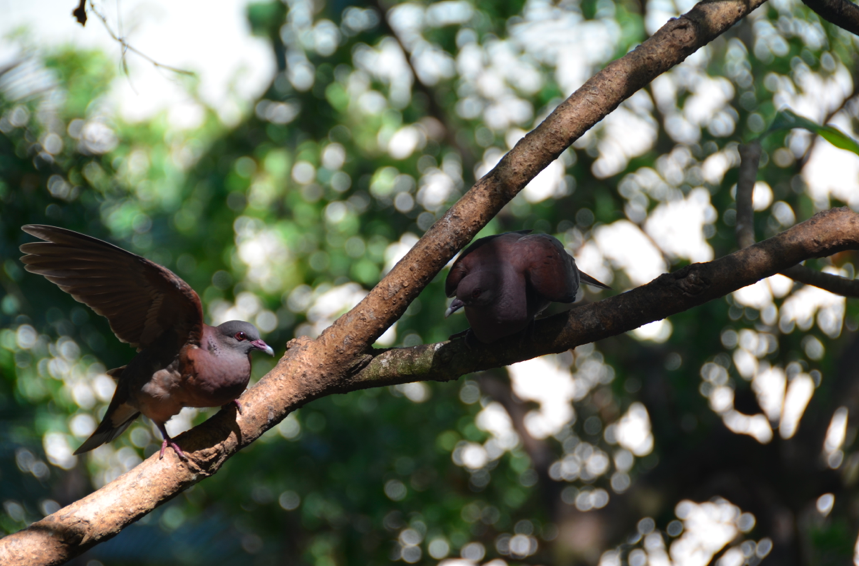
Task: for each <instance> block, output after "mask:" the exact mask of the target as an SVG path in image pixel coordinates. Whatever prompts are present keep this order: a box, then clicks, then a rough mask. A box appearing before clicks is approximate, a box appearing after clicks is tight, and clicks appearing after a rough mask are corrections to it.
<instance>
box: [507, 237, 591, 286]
mask: <svg viewBox="0 0 859 566" xmlns="http://www.w3.org/2000/svg"><path fill="white" fill-rule="evenodd" d="M516 248H517V250H516V261H517V268H518V269H519V270H521V271H523V272H524V273H525V277H526V279H527V281H528V283H530V284H531V286H532V287H533V288H534V290H536V291H537V293H539V294H540V295H541V296H543V297H545V298H546V299H549V300H550V301H557V302H560V303H571V302H573V301H575V300H576V292H577V291H578V290H579V278H578V270H576V264H575V261H574V260H573V258H572V256H570V254H568V253H567V251H566V250H565V249H564V246H563V245H562V244H561V242H559V241H558V240H557V239H555V238H553V237H551V236H547V235H545V234H534V235H531V236H525V237H523V238H521V239H520V240H519V241H518V242H517V244H516Z"/></svg>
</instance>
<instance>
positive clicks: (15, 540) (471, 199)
mask: <svg viewBox="0 0 859 566" xmlns="http://www.w3.org/2000/svg"><path fill="white" fill-rule="evenodd" d="M763 2H764V0H720V1H714V0H705V1H704V2H701V3H700V4H698V5H696V6H695V7H694V8H693V9H692V10H691V11H690V12H689V13H687V14H685V15H684V16H682V17H680V18H677V19H672V20H671V21H669V22H668V23H667V24H665V26H663V27H662V29H660V30H659V31H658V32H657V33H656V34H654V35H653V37H651V38H649V39H648V40H647V41H645V42H644V43H643V44H641V45H640V46H639V47H638V48H636V49H635V50H634V51H631V52H629V53H627V54H626V55H625V56H624V57H622V58H621V59H618V60H617V61H614V62H613V63H611V64H610V65H608V66H607V67H606V68H605V69H603V70H602V71H601V72H600V73H598V74H597V75H595V76H594V77H593V78H591V79H590V80H589V81H587V82H586V83H585V84H584V85H583V86H582V87H581V88H580V89H579V90H578V91H576V92H575V93H573V95H572V96H570V98H569V99H567V100H566V101H565V102H563V103H562V104H561V105H560V106H559V107H558V108H557V109H556V110H555V111H554V112H553V113H552V114H551V115H550V116H549V117H548V118H546V120H545V121H544V122H543V123H542V124H541V125H540V126H539V127H538V128H536V129H535V130H534V131H533V132H531V133H530V134H528V135H527V136H525V137H524V138H523V139H522V140H520V141H519V143H518V144H517V145H516V147H514V148H513V150H511V151H510V152H509V153H508V154H507V155H506V156H505V157H504V159H502V160H501V162H500V163H499V164H498V165H497V166H496V168H495V169H493V170H492V171H491V172H490V173H489V174H488V175H486V176H485V177H484V178H483V179H481V180H480V181H479V182H478V183H477V184H476V185H475V186H474V187H473V188H472V189H471V190H470V191H469V192H468V193H467V194H466V195H465V196H464V197H463V198H462V199H460V201H459V202H457V203H456V204H455V205H454V206H453V207H452V208H451V209H450V210H449V211H448V212H447V213H446V214H445V215H444V217H442V218H441V219H440V220H439V221H438V222H436V224H435V225H433V227H432V228H431V229H430V230H429V231H428V232H427V233H426V234H425V235H424V237H423V238H421V240H420V241H419V242H418V243H417V244H416V245H415V247H414V248H413V249H412V250H411V251H410V252H409V253H408V254H407V255H406V256H405V258H403V259H402V260H401V261H400V262H399V263H398V264H397V265H396V266H395V268H394V269H393V270H392V271H391V272H390V273H389V274H388V275H387V276H386V277H385V278H384V279H383V280H382V281H381V282H380V283H379V284H378V285H377V286H376V287H375V288H374V289H373V290H372V291H371V292H370V294H369V295H368V296H367V297H366V298H365V299H364V300H363V301H362V302H361V303H360V304H359V305H358V306H357V307H355V308H354V309H353V310H352V311H350V312H349V313H347V314H346V315H344V316H342V317H341V318H340V319H338V320H337V322H335V323H334V324H333V325H332V326H331V327H329V328H328V329H326V330H325V332H323V333H322V335H321V336H320V337H319V338H318V339H317V340H315V341H311V340H307V339H305V340H294V341H292V342H291V343H290V348H289V350H288V351H287V353H286V354H285V355H284V357H283V358H282V359H281V360H280V361H279V362H278V364H277V366H276V367H275V368H274V369H273V370H272V371H271V372H269V374H268V375H266V376H265V377H264V378H263V379H262V380H261V381H260V383H259V384H258V385H257V386H256V387H253V388H252V389H250V390H249V391H247V392H246V393H245V394H244V395H243V396H242V398H241V402H242V407H243V409H244V410H243V414H241V415H235V413H234V412H233V411H221V412H219V413H218V414H217V415H215V416H214V417H213V418H211V419H209V421H207V422H206V423H204V424H203V425H201V426H199V427H197V428H195V429H193V430H192V431H189V432H188V433H186V434H183V435H182V436H180V437H179V439H178V440H179V441H180V443H181V445H182V447H183V449H184V450H185V452H186V454H189V455H190V456H191V458H192V462H189V463H188V464H185V463H183V462H181V461H179V460H178V459H177V458H176V457H175V456H174V455H172V453H171V456H170V457H167V458H165V459H164V460H159V459H157V458H155V457H151V458H149V459H148V460H146V461H145V462H143V463H142V464H140V465H139V466H137V467H136V468H135V469H133V470H131V471H130V472H128V473H127V474H125V475H123V476H121V477H120V478H118V479H116V480H115V481H113V482H111V483H110V484H108V485H106V486H104V487H103V488H101V489H99V490H98V491H96V492H95V493H92V494H90V495H89V496H87V497H85V498H83V499H81V500H80V501H77V502H75V503H73V504H71V505H69V506H67V507H65V508H63V509H61V510H59V511H57V512H56V513H54V514H52V515H50V516H48V517H46V518H45V519H43V520H41V521H38V522H36V523H34V524H32V525H31V526H30V527H28V528H27V529H24V530H23V531H20V532H18V533H15V534H14V535H10V536H7V537H6V538H4V539H2V540H0V563H2V564H4V566H5V565H10V566H11V565H19V564H20V565H27V566H35V565H39V564H61V563H63V562H65V561H66V560H69V559H70V558H72V557H74V556H77V555H78V554H80V553H81V552H83V551H84V550H86V549H87V548H89V547H91V546H93V545H95V544H98V543H99V542H102V541H104V540H106V539H108V538H111V537H113V536H115V535H116V534H117V533H119V532H120V531H121V530H122V529H123V528H125V527H126V526H128V525H129V524H131V523H133V522H135V521H137V520H138V519H140V518H141V517H143V516H144V515H146V514H147V513H149V512H151V511H152V510H154V509H155V508H157V507H158V506H160V505H162V504H164V503H165V502H167V501H169V500H170V499H172V498H173V497H175V496H176V495H178V494H179V493H181V492H182V491H183V490H185V489H188V488H189V487H190V486H192V485H194V484H195V483H196V482H198V481H200V480H202V479H203V478H205V477H208V476H210V475H212V474H214V473H216V472H217V471H218V470H219V469H220V467H221V466H222V465H223V464H224V462H226V460H227V459H228V458H230V457H231V456H232V455H234V454H235V453H236V452H238V451H239V450H240V449H241V448H243V447H244V446H247V445H248V444H250V443H251V442H253V441H254V440H256V439H257V438H259V436H260V435H262V434H263V433H264V432H265V431H267V430H268V429H270V428H271V427H273V426H275V425H276V424H277V423H278V422H280V421H281V420H282V419H283V418H285V417H286V416H287V415H288V414H289V413H290V412H292V411H294V410H296V409H298V408H299V407H301V406H303V405H304V404H306V403H308V402H310V401H312V400H313V399H316V398H319V397H322V396H325V395H330V394H332V393H336V392H343V391H349V390H354V389H360V388H363V387H372V386H379V385H385V384H387V383H396V382H404V381H415V380H417V379H420V378H419V377H417V375H418V374H417V373H416V372H418V371H419V370H423V371H424V372H425V373H426V376H427V377H425V378H426V379H453V378H454V377H456V376H457V375H460V374H461V373H463V372H467V371H473V370H475V369H479V368H480V367H482V366H485V367H496V366H499V365H505V364H508V363H512V362H513V361H518V360H521V359H528V358H531V357H534V356H538V355H542V354H544V353H548V352H550V351H560V350H564V349H567V348H570V347H572V346H574V345H575V344H579V343H583V342H585V341H589V340H594V339H599V338H602V337H605V336H609V335H612V334H616V333H620V332H625V331H626V330H629V329H631V328H635V327H636V326H639V325H640V324H643V323H645V322H649V321H651V320H656V319H659V318H663V317H665V316H668V315H670V314H673V313H674V312H679V310H683V309H682V308H680V305H685V306H683V308H689V307H690V306H694V305H695V304H700V303H701V302H704V301H706V300H710V299H711V298H713V297H716V296H720V295H719V294H720V293H721V294H724V293H727V292H730V291H732V290H734V289H736V288H738V287H742V286H744V285H748V284H749V283H752V282H754V281H755V280H757V279H759V278H760V277H764V276H766V275H769V274H771V273H774V272H775V271H771V270H770V269H769V266H768V265H765V266H764V267H763V268H762V269H761V270H756V269H755V268H754V267H753V266H752V265H749V266H746V265H744V264H742V261H748V262H751V260H753V259H755V258H757V257H758V256H757V255H756V254H759V253H761V252H762V250H764V249H765V248H761V247H758V246H753V247H752V248H749V249H748V250H743V251H741V252H737V254H740V256H738V258H739V259H733V260H728V261H729V263H730V262H733V264H731V265H732V269H733V271H730V270H729V271H728V273H727V274H725V273H721V274H720V275H721V277H722V279H719V281H720V283H719V284H718V285H716V286H713V285H712V282H711V280H710V279H708V277H710V275H711V273H710V271H709V269H708V268H707V267H706V266H708V265H712V264H704V265H703V267H701V266H690V267H688V268H686V269H684V270H681V271H680V272H678V273H677V274H672V275H664V276H662V277H660V278H659V279H657V280H656V281H655V282H654V283H652V284H651V285H649V286H647V287H646V288H645V289H649V290H645V291H643V292H637V293H627V294H625V295H622V296H621V297H626V298H623V299H622V298H620V297H615V298H613V299H611V300H610V301H609V302H608V309H607V310H594V309H595V307H596V305H591V306H588V307H583V308H579V309H575V310H574V311H573V313H574V316H569V317H560V318H559V317H552V318H549V319H546V320H545V321H541V322H540V323H538V324H537V325H536V330H535V333H536V334H535V338H536V340H537V341H535V342H533V343H529V344H524V345H522V346H521V347H518V348H517V347H513V346H514V345H513V344H510V343H509V341H507V342H502V343H501V344H499V345H498V346H497V347H494V348H491V349H490V348H485V347H481V348H478V349H476V350H474V351H471V350H468V349H467V346H466V345H465V343H464V341H460V342H454V343H447V344H436V345H432V346H423V347H418V348H414V349H411V350H393V351H391V352H392V353H386V354H382V355H376V356H373V355H372V354H371V353H370V350H369V347H370V345H371V344H372V343H373V342H375V340H376V338H378V337H379V336H380V335H381V334H382V333H383V332H384V331H385V330H386V329H387V328H388V327H389V326H390V325H391V324H393V323H394V322H395V321H396V320H397V319H398V318H399V317H400V316H402V314H403V312H404V311H405V309H406V308H407V307H408V305H409V303H411V301H412V300H414V299H415V297H417V295H418V294H419V293H420V292H421V290H423V288H424V287H425V286H426V285H427V284H428V283H429V282H430V281H431V280H432V279H433V277H434V276H435V275H436V274H437V273H438V272H439V271H440V270H441V269H442V267H444V265H445V264H446V263H447V262H448V261H449V260H450V259H451V258H452V257H453V255H454V254H455V253H456V252H457V250H459V249H460V248H462V247H463V246H464V245H465V244H466V243H467V242H468V241H470V240H471V239H472V238H473V237H474V236H475V234H477V232H478V231H479V230H480V229H481V228H482V227H483V226H485V225H486V223H487V222H488V221H489V220H490V219H491V218H492V217H493V216H494V215H495V214H497V213H498V211H499V210H500V209H501V208H502V207H503V206H504V205H505V204H506V203H507V202H509V201H510V200H511V199H512V198H513V197H514V196H515V195H516V194H517V193H518V192H519V191H520V190H522V189H523V188H524V187H525V185H526V184H527V183H528V182H529V181H530V180H531V179H533V178H534V177H535V176H536V175H537V173H539V172H540V171H541V170H542V169H544V168H545V167H546V166H547V165H548V164H549V163H551V162H552V161H553V160H555V159H556V158H557V157H558V156H559V155H560V154H561V152H562V151H564V150H565V149H566V148H567V147H569V146H570V145H571V144H572V143H573V142H574V141H575V140H577V139H578V138H579V137H581V136H582V135H583V134H584V133H585V132H586V131H587V130H588V129H589V128H591V127H593V125H594V124H596V123H597V122H599V121H600V120H602V119H603V118H604V117H605V116H606V115H608V114H609V113H610V112H611V111H612V110H614V109H615V108H616V107H617V106H618V105H619V104H620V103H621V102H623V101H624V100H626V99H627V98H629V97H630V96H631V95H632V94H634V93H635V92H636V91H637V90H639V89H640V88H642V87H643V86H645V85H646V84H648V83H649V82H650V81H651V80H653V79H654V78H655V77H656V76H658V75H659V74H661V73H663V72H665V71H667V70H669V69H670V68H672V67H673V66H675V65H677V64H679V63H681V62H682V61H683V60H684V59H685V58H686V57H688V56H689V55H691V54H692V53H694V52H695V51H696V50H697V49H699V48H700V47H702V46H703V45H706V44H707V43H709V42H710V41H712V40H713V39H715V38H716V37H718V36H719V35H720V34H721V33H723V32H725V31H726V30H727V29H729V28H730V27H731V26H732V25H734V24H735V23H737V22H738V21H740V20H741V19H742V18H743V17H745V16H746V15H747V14H748V13H749V12H751V11H752V10H754V9H755V8H757V7H758V6H760V5H761V4H762V3H763ZM812 222H813V220H812ZM789 232H790V231H789ZM790 233H793V232H790ZM833 241H834V238H831V239H830V240H828V242H829V243H831V242H833ZM839 241H840V240H839ZM779 242H781V240H779ZM818 242H827V240H824V239H823V238H822V237H821V238H820V240H818ZM789 243H790V242H784V243H782V244H779V245H782V246H786V245H788V244H789ZM835 247H837V246H835ZM735 255H736V254H735ZM776 255H777V256H778V259H779V260H781V261H782V262H784V261H785V258H788V257H789V254H785V255H778V254H776ZM729 257H731V258H733V257H734V256H729ZM793 257H795V258H796V259H794V260H793V262H787V263H783V264H779V265H780V267H779V269H783V268H786V267H789V266H790V265H792V264H793V263H796V262H797V261H800V260H802V259H804V258H805V257H808V256H803V255H802V253H795V254H794V256H793ZM720 261H725V260H720ZM715 263H716V262H714V264H715ZM751 263H753V262H751ZM720 265H721V264H720ZM776 271H777V270H776ZM712 275H714V276H715V275H719V274H712ZM684 297H686V298H688V297H693V298H695V297H697V299H696V300H694V301H692V300H686V301H685V302H684V301H683V300H680V299H683V298H684ZM663 298H664V300H663ZM675 299H676V300H677V301H676V302H671V301H675ZM651 301H652V302H651ZM665 301H668V302H665ZM600 304H602V303H600ZM602 308H605V307H601V309H602ZM611 309H617V310H612V311H611V312H614V314H613V315H612V316H608V313H609V312H610V310H611ZM538 342H539V343H538ZM505 348H507V349H505ZM514 353H515V355H514ZM385 356H393V357H394V359H396V360H397V361H398V362H399V361H402V362H403V363H405V364H406V365H408V364H411V366H412V369H411V370H409V368H408V367H404V371H403V372H402V373H401V374H399V375H397V376H394V375H386V376H385V379H382V380H379V379H377V380H374V381H373V382H368V381H366V379H367V378H369V377H370V376H371V375H372V371H373V370H374V369H375V368H377V367H378V364H379V363H382V365H384V364H383V360H384V359H385ZM397 356H399V357H400V358H396V357H397ZM517 356H518V359H516V357H517ZM379 360H381V361H379ZM477 362H479V363H477ZM368 364H369V365H368ZM427 364H429V365H427ZM365 366H366V367H365ZM362 368H364V369H363V370H362ZM427 368H428V369H427ZM430 369H431V370H432V372H433V373H432V375H430V373H427V371H428V370H430ZM381 370H384V367H382V368H381ZM383 373H384V372H383ZM396 380H399V381H396ZM117 501H122V505H117V504H116V502H117Z"/></svg>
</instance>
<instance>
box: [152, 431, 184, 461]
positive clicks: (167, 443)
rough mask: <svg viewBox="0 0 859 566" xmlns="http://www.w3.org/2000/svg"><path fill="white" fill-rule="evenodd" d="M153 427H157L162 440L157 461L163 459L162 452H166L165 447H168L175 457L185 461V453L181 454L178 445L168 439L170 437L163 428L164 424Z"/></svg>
mask: <svg viewBox="0 0 859 566" xmlns="http://www.w3.org/2000/svg"><path fill="white" fill-rule="evenodd" d="M155 425H156V426H157V427H158V430H159V431H161V436H162V437H163V438H164V442H162V443H161V454H159V456H158V459H159V460H163V459H164V450H166V449H167V447H168V446H169V447H170V448H172V449H173V451H174V452H175V453H176V455H177V456H179V459H180V460H185V461H187V460H188V457H187V456H185V453H184V452H182V449H181V448H179V445H178V444H176V441H175V440H173V439H172V438H170V435H169V434H167V429H166V428H165V427H164V424H163V423H155Z"/></svg>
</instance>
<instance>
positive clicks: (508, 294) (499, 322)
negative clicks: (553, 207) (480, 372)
mask: <svg viewBox="0 0 859 566" xmlns="http://www.w3.org/2000/svg"><path fill="white" fill-rule="evenodd" d="M530 232H531V231H530V230H522V231H519V232H506V233H504V234H498V235H496V236H487V237H485V238H481V239H479V240H477V241H475V242H474V243H472V244H471V245H470V246H468V247H467V248H466V249H465V251H463V252H462V254H461V255H460V256H459V258H458V259H457V260H456V262H454V264H453V267H451V269H450V272H449V273H448V275H447V279H446V280H445V287H444V289H445V294H446V295H447V296H448V297H454V300H453V301H452V302H451V303H450V307H449V308H448V309H447V311H446V312H445V316H446V317H447V316H450V315H451V314H453V313H454V312H456V311H458V310H459V309H464V310H465V316H466V318H467V319H468V322H469V324H470V325H471V331H472V332H473V334H474V336H475V337H476V338H477V340H478V341H480V342H483V343H484V344H491V343H492V342H496V341H498V340H500V339H502V338H504V337H506V336H510V335H512V334H516V333H518V332H521V331H522V330H524V329H525V328H527V327H528V326H529V325H530V324H531V323H532V322H533V321H534V319H535V317H537V316H538V315H539V314H540V313H542V312H543V311H544V310H545V309H546V307H548V306H549V304H550V303H552V302H561V303H572V302H573V301H575V300H576V293H577V292H578V290H579V283H580V282H583V283H587V284H588V285H593V286H594V287H600V288H602V289H609V288H610V287H608V286H607V285H604V284H603V283H600V282H599V281H597V280H596V279H594V278H593V277H591V276H590V275H588V274H586V273H583V272H582V271H579V269H578V268H577V267H576V261H575V260H574V259H573V256H571V255H570V254H568V253H567V252H566V250H565V249H564V246H563V244H561V242H560V241H558V239H557V238H554V237H552V236H549V235H548V234H531V233H530Z"/></svg>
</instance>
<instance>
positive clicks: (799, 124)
mask: <svg viewBox="0 0 859 566" xmlns="http://www.w3.org/2000/svg"><path fill="white" fill-rule="evenodd" d="M793 128H802V129H805V130H808V131H809V132H812V133H815V134H817V135H819V136H820V137H822V138H823V139H825V140H826V141H828V142H829V143H831V144H832V145H834V146H835V147H837V148H840V149H845V150H847V151H850V152H852V153H855V154H856V155H859V142H857V141H856V140H855V139H853V138H851V137H850V136H848V135H847V134H845V133H844V132H842V131H841V130H839V129H838V128H835V127H833V126H821V125H820V124H817V123H815V122H812V121H811V120H809V119H808V118H803V117H802V116H797V115H796V114H794V113H793V111H792V110H789V109H785V110H782V111H780V112H777V113H776V115H775V118H774V119H773V123H772V125H770V127H769V129H768V130H767V131H766V133H764V135H763V136H762V137H766V136H768V135H770V134H772V133H775V132H777V131H780V130H791V129H793Z"/></svg>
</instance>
